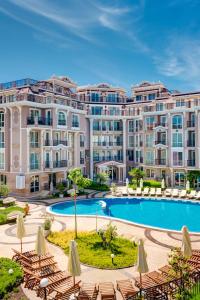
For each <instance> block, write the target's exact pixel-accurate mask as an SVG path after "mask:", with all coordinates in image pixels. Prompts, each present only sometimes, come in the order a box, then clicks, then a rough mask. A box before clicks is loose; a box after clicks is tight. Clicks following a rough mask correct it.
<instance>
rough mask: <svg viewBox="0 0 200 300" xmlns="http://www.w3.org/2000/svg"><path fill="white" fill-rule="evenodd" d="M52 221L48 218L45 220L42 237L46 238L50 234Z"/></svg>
mask: <svg viewBox="0 0 200 300" xmlns="http://www.w3.org/2000/svg"><path fill="white" fill-rule="evenodd" d="M51 225H52V221H51V219H50V218H47V219H45V221H44V224H43V227H44V235H45V237H47V236H48V235H49V234H50V232H51Z"/></svg>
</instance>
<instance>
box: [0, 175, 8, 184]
mask: <svg viewBox="0 0 200 300" xmlns="http://www.w3.org/2000/svg"><path fill="white" fill-rule="evenodd" d="M6 183H7V177H6V175H3V174H1V175H0V184H6Z"/></svg>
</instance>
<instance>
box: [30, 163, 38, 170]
mask: <svg viewBox="0 0 200 300" xmlns="http://www.w3.org/2000/svg"><path fill="white" fill-rule="evenodd" d="M39 169H40V164H39V162H35V163H30V170H39Z"/></svg>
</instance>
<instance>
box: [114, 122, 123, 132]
mask: <svg viewBox="0 0 200 300" xmlns="http://www.w3.org/2000/svg"><path fill="white" fill-rule="evenodd" d="M113 130H114V131H121V130H122V124H121V122H120V121H114V122H113Z"/></svg>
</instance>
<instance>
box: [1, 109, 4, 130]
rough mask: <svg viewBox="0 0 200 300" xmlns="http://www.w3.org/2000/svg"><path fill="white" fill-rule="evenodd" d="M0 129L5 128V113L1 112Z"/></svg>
mask: <svg viewBox="0 0 200 300" xmlns="http://www.w3.org/2000/svg"><path fill="white" fill-rule="evenodd" d="M0 127H4V112H2V111H0Z"/></svg>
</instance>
